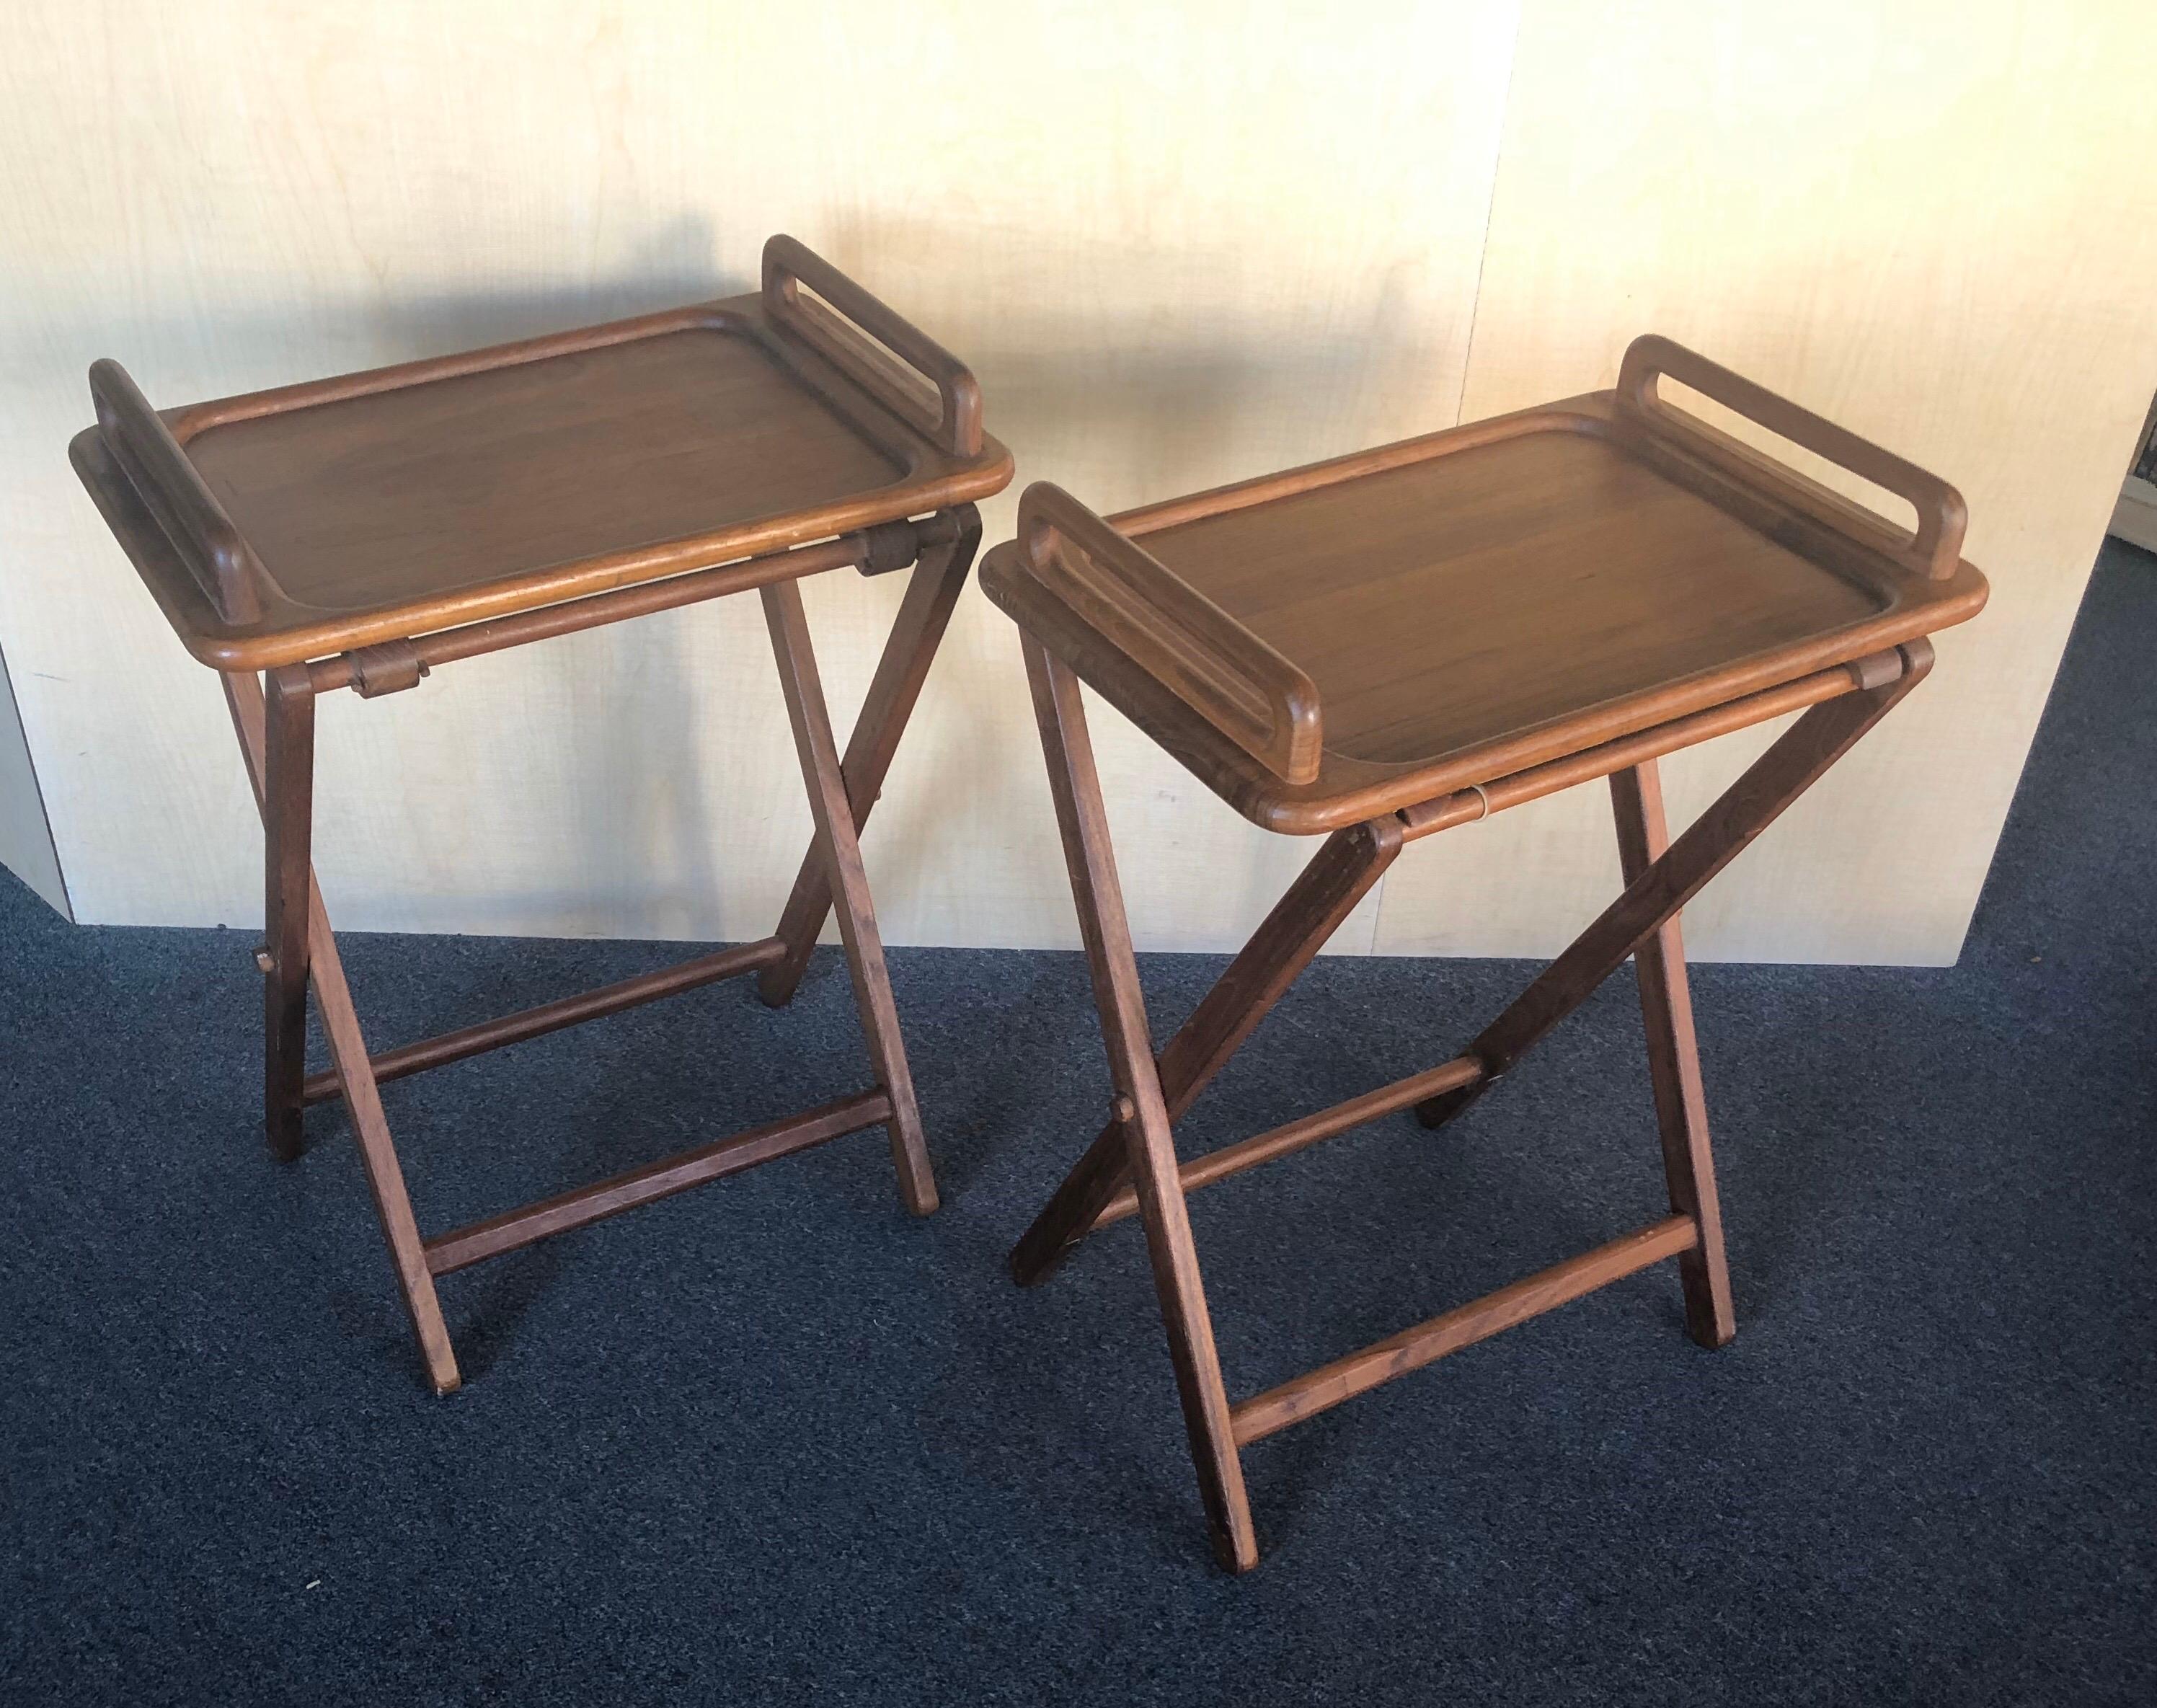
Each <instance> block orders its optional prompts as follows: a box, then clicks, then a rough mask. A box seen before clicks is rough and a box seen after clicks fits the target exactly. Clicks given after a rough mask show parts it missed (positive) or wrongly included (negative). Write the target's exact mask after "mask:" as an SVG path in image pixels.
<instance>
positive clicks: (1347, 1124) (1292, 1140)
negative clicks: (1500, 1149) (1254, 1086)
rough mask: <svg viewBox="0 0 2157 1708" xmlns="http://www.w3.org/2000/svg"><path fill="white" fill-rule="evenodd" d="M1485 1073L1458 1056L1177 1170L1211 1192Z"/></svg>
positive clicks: (1105, 1215)
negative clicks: (1247, 1171)
mask: <svg viewBox="0 0 2157 1708" xmlns="http://www.w3.org/2000/svg"><path fill="white" fill-rule="evenodd" d="M1482 1073H1483V1067H1482V1064H1481V1063H1480V1062H1478V1061H1476V1060H1475V1057H1472V1056H1456V1057H1454V1059H1453V1060H1452V1061H1450V1062H1439V1065H1438V1066H1437V1067H1430V1068H1426V1069H1425V1070H1424V1071H1423V1072H1422V1073H1411V1074H1409V1075H1408V1077H1407V1078H1405V1079H1396V1080H1395V1081H1393V1083H1392V1084H1391V1085H1382V1086H1380V1087H1379V1088H1377V1090H1376V1091H1367V1092H1365V1093H1363V1094H1362V1096H1360V1097H1351V1098H1348V1099H1346V1101H1345V1102H1342V1103H1337V1104H1333V1105H1332V1106H1331V1108H1329V1109H1320V1110H1319V1111H1317V1112H1316V1113H1315V1114H1308V1115H1304V1116H1301V1117H1300V1118H1299V1119H1295V1120H1293V1121H1287V1122H1284V1123H1283V1124H1281V1125H1279V1126H1278V1127H1272V1128H1269V1129H1267V1130H1266V1131H1265V1132H1263V1133H1259V1134H1254V1135H1253V1136H1252V1137H1250V1138H1248V1139H1241V1140H1238V1141H1237V1142H1236V1143H1235V1144H1233V1145H1223V1146H1222V1147H1221V1148H1220V1149H1219V1150H1209V1151H1207V1153H1206V1155H1203V1156H1200V1157H1195V1158H1193V1159H1192V1160H1191V1161H1189V1162H1187V1163H1185V1164H1184V1165H1182V1167H1181V1168H1180V1169H1179V1170H1177V1171H1176V1172H1177V1176H1178V1177H1179V1178H1180V1179H1181V1181H1182V1182H1183V1190H1184V1191H1186V1192H1187V1193H1189V1192H1195V1191H1197V1190H1198V1189H1199V1188H1200V1187H1201V1186H1212V1184H1213V1182H1214V1181H1225V1180H1227V1179H1228V1177H1229V1176H1231V1175H1239V1174H1241V1173H1243V1170H1245V1169H1248V1168H1256V1167H1257V1166H1258V1165H1259V1164H1260V1163H1262V1162H1271V1161H1273V1160H1274V1159H1275V1158H1276V1157H1282V1156H1292V1155H1295V1153H1296V1152H1297V1151H1299V1150H1308V1149H1309V1148H1310V1146H1311V1145H1315V1144H1317V1143H1318V1142H1319V1141H1320V1140H1324V1139H1331V1138H1333V1137H1334V1136H1336V1134H1341V1133H1346V1132H1348V1131H1350V1130H1351V1129H1354V1128H1356V1127H1362V1126H1367V1125H1368V1124H1370V1123H1371V1122H1372V1121H1375V1120H1377V1119H1378V1118H1379V1117H1380V1116H1382V1115H1390V1114H1395V1113H1396V1112H1398V1111H1399V1110H1401V1109H1412V1108H1413V1107H1414V1106H1415V1105H1416V1104H1419V1103H1422V1102H1423V1101H1424V1100H1425V1099H1426V1098H1434V1097H1436V1096H1438V1095H1439V1093H1443V1092H1448V1091H1451V1090H1453V1089H1454V1088H1455V1087H1456V1086H1462V1085H1469V1084H1472V1083H1475V1080H1476V1079H1478V1078H1480V1077H1481V1075H1482ZM1138 1207H1139V1206H1138V1198H1137V1196H1136V1195H1135V1193H1134V1192H1133V1191H1131V1189H1130V1187H1129V1186H1126V1187H1125V1188H1124V1190H1123V1191H1120V1192H1119V1193H1117V1194H1116V1196H1115V1197H1113V1198H1111V1199H1110V1200H1109V1201H1108V1203H1107V1205H1106V1206H1104V1208H1103V1209H1102V1211H1101V1213H1100V1214H1099V1216H1098V1217H1095V1218H1094V1224H1093V1225H1094V1227H1106V1226H1107V1225H1108V1224H1109V1222H1120V1221H1122V1220H1123V1219H1124V1217H1126V1216H1130V1215H1135V1213H1137V1211H1138Z"/></svg>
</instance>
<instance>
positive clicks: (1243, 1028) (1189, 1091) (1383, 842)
mask: <svg viewBox="0 0 2157 1708" xmlns="http://www.w3.org/2000/svg"><path fill="white" fill-rule="evenodd" d="M1400 851H1401V826H1400V821H1399V820H1398V819H1396V818H1392V817H1387V818H1382V819H1377V820H1373V821H1372V822H1371V823H1369V824H1362V825H1356V826H1351V827H1350V828H1349V829H1347V830H1345V831H1336V832H1335V833H1334V834H1333V835H1332V836H1329V837H1327V838H1326V841H1325V843H1324V845H1323V846H1320V849H1319V851H1318V852H1317V854H1316V855H1315V857H1313V858H1312V860H1311V862H1310V864H1309V865H1308V866H1306V867H1304V869H1303V872H1302V873H1301V875H1300V876H1299V877H1297V879H1296V881H1295V882H1294V883H1293V884H1291V885H1290V887H1289V889H1288V893H1286V894H1285V895H1284V896H1283V897H1282V898H1280V901H1279V903H1277V904H1276V905H1275V906H1274V910H1273V912H1272V913H1269V914H1268V915H1267V916H1266V918H1265V922H1264V923H1263V924H1262V925H1260V926H1259V929H1258V931H1257V932H1256V933H1255V934H1254V935H1253V937H1252V938H1251V940H1250V941H1249V942H1248V943H1247V944H1244V945H1243V949H1242V951H1241V952H1240V953H1239V954H1238V955H1237V956H1236V958H1235V959H1234V960H1233V961H1231V962H1230V963H1229V964H1228V968H1227V970H1224V971H1223V973H1222V975H1221V976H1220V978H1219V979H1218V980H1216V981H1215V982H1214V985H1213V988H1212V990H1208V991H1207V993H1206V995H1205V997H1204V999H1203V1000H1202V1001H1200V1003H1199V1005H1198V1006H1197V1008H1195V1009H1193V1010H1192V1014H1191V1017H1190V1019H1188V1020H1187V1021H1184V1023H1183V1025H1182V1026H1181V1028H1180V1029H1179V1030H1178V1031H1177V1032H1176V1036H1175V1037H1172V1038H1171V1039H1170V1040H1169V1042H1168V1045H1167V1047H1166V1048H1165V1049H1163V1050H1162V1051H1161V1060H1160V1062H1159V1064H1158V1067H1159V1072H1160V1075H1161V1096H1162V1098H1163V1099H1164V1100H1165V1102H1166V1107H1167V1109H1168V1119H1169V1121H1170V1124H1171V1126H1172V1125H1173V1124H1175V1123H1176V1121H1178V1120H1181V1119H1182V1118H1183V1115H1184V1114H1185V1113H1186V1112H1187V1110H1188V1109H1190V1108H1191V1106H1192V1104H1193V1103H1195V1102H1197V1098H1198V1094H1199V1093H1200V1092H1202V1091H1203V1090H1204V1089H1205V1088H1206V1087H1207V1084H1208V1083H1210V1082H1211V1081H1212V1078H1213V1076H1214V1075H1215V1074H1217V1073H1219V1072H1220V1071H1221V1069H1222V1068H1223V1067H1224V1066H1226V1065H1227V1063H1228V1058H1229V1057H1232V1056H1233V1055H1234V1054H1235V1053H1236V1052H1237V1051H1238V1049H1240V1048H1241V1047H1243V1041H1244V1040H1245V1039H1247V1038H1248V1037H1250V1035H1251V1033H1252V1031H1253V1030H1254V1028H1255V1027H1256V1026H1258V1023H1259V1021H1261V1020H1263V1019H1264V1017H1265V1015H1266V1012H1267V1011H1268V1010H1269V1009H1270V1008H1272V1006H1274V1004H1275V1003H1276V1002H1278V1001H1280V999H1281V997H1282V995H1283V994H1284V992H1286V990H1288V988H1289V986H1290V985H1293V984H1294V983H1295V980H1297V978H1299V977H1300V975H1302V972H1303V970H1304V969H1305V967H1307V966H1309V965H1310V962H1311V959H1312V958H1313V957H1314V956H1315V955H1316V954H1317V953H1318V951H1319V950H1320V949H1322V948H1324V947H1325V946H1326V939H1329V938H1330V937H1331V936H1332V935H1333V934H1334V933H1335V932H1336V931H1337V930H1339V929H1341V922H1342V921H1343V920H1345V919H1346V918H1347V917H1348V915H1349V914H1350V913H1351V912H1353V911H1354V909H1355V907H1356V903H1358V902H1360V901H1362V899H1363V898H1364V897H1365V896H1366V895H1367V894H1368V893H1370V890H1371V886H1372V885H1373V884H1375V883H1376V882H1377V881H1378V879H1379V878H1380V877H1382V876H1384V874H1385V871H1386V868H1387V867H1389V866H1391V865H1392V864H1393V857H1394V856H1395V855H1397V854H1398V853H1399V852H1400ZM1130 1176H1131V1170H1130V1141H1129V1138H1128V1135H1126V1134H1125V1133H1124V1132H1122V1131H1121V1130H1120V1128H1119V1127H1118V1126H1117V1124H1115V1122H1113V1121H1112V1122H1110V1123H1109V1124H1108V1125H1106V1126H1105V1127H1104V1128H1103V1129H1101V1131H1100V1133H1099V1135H1097V1136H1096V1137H1095V1139H1094V1142H1093V1144H1092V1145H1090V1146H1089V1147H1088V1149H1087V1150H1086V1154H1085V1155H1084V1156H1082V1157H1080V1158H1079V1163H1078V1165H1077V1166H1076V1167H1074V1168H1073V1170H1071V1172H1070V1174H1069V1175H1068V1176H1065V1178H1064V1181H1063V1185H1062V1186H1058V1188H1057V1190H1056V1195H1055V1196H1053V1198H1051V1199H1050V1200H1049V1201H1048V1204H1047V1205H1046V1206H1043V1207H1042V1212H1041V1214H1040V1215H1038V1216H1037V1217H1035V1218H1034V1221H1033V1225H1032V1227H1029V1228H1027V1231H1026V1232H1025V1233H1024V1234H1023V1235H1022V1237H1020V1239H1019V1242H1018V1243H1017V1245H1016V1246H1014V1247H1012V1253H1011V1271H1012V1278H1013V1279H1014V1280H1016V1281H1017V1283H1018V1284H1019V1285H1020V1286H1022V1287H1032V1286H1034V1285H1036V1284H1038V1283H1040V1282H1042V1281H1044V1280H1046V1279H1048V1276H1049V1274H1050V1273H1051V1272H1052V1271H1053V1270H1054V1268H1056V1266H1057V1264H1058V1263H1061V1262H1062V1261H1063V1258H1064V1257H1065V1256H1066V1255H1067V1254H1068V1253H1069V1252H1070V1250H1071V1248H1073V1246H1075V1245H1077V1244H1078V1243H1079V1241H1080V1240H1082V1239H1084V1237H1086V1235H1087V1233H1088V1232H1090V1231H1091V1230H1092V1229H1093V1227H1094V1226H1095V1224H1096V1223H1097V1222H1099V1220H1100V1218H1101V1216H1102V1212H1104V1210H1106V1209H1107V1208H1108V1206H1109V1204H1110V1202H1111V1201H1114V1200H1115V1198H1116V1196H1118V1194H1119V1193H1120V1192H1121V1191H1123V1190H1124V1188H1125V1186H1128V1185H1129V1184H1130Z"/></svg>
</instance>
